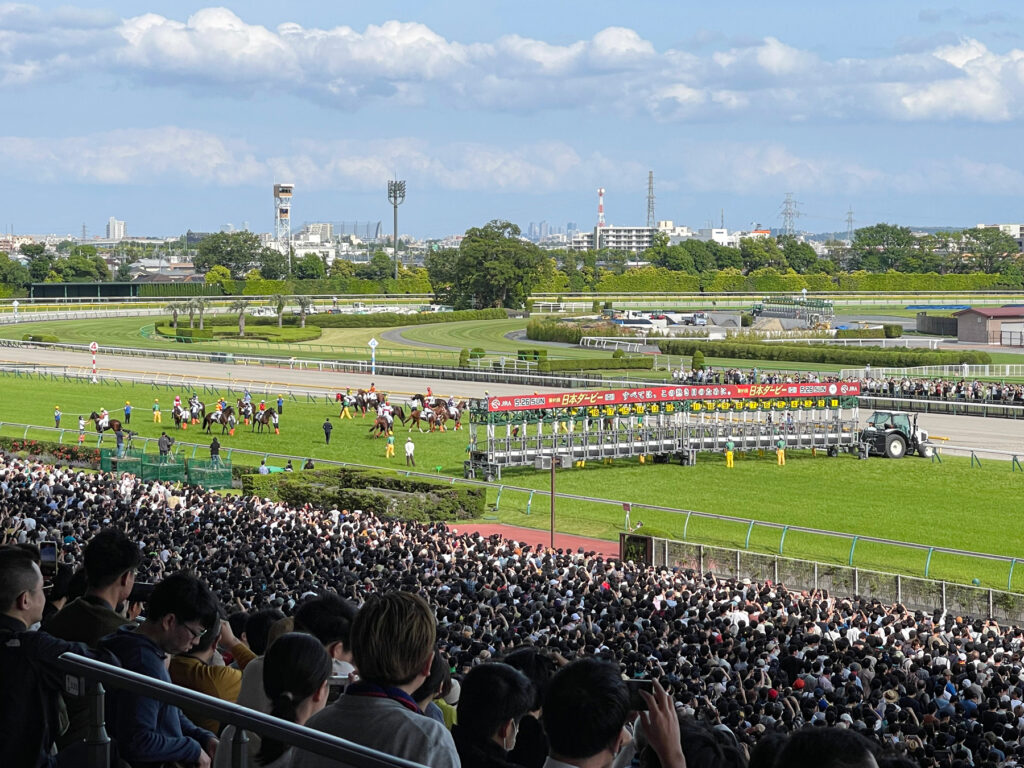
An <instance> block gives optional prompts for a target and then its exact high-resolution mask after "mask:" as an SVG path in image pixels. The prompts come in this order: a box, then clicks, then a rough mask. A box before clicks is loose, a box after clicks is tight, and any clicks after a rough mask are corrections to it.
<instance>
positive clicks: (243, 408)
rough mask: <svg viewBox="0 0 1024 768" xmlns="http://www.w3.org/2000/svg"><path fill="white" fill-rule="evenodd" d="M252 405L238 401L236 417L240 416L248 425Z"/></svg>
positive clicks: (250, 418)
mask: <svg viewBox="0 0 1024 768" xmlns="http://www.w3.org/2000/svg"><path fill="white" fill-rule="evenodd" d="M252 414H253V409H252V403H247V402H245V400H242V399H239V401H238V415H239V416H241V417H242V418H243V419H244V420H245V423H246V424H248V423H249V422H250V421H251V420H252Z"/></svg>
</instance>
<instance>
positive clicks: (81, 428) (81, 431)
mask: <svg viewBox="0 0 1024 768" xmlns="http://www.w3.org/2000/svg"><path fill="white" fill-rule="evenodd" d="M84 442H85V416H79V417H78V444H79V445H81V444H82V443H84Z"/></svg>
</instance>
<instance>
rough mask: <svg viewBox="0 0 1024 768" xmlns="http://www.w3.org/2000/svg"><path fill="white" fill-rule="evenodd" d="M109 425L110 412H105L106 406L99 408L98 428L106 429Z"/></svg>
mask: <svg viewBox="0 0 1024 768" xmlns="http://www.w3.org/2000/svg"><path fill="white" fill-rule="evenodd" d="M109 426H110V414H109V413H107V409H106V408H100V429H106V428H107V427H109Z"/></svg>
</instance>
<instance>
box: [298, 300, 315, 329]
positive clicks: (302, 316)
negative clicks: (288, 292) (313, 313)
mask: <svg viewBox="0 0 1024 768" xmlns="http://www.w3.org/2000/svg"><path fill="white" fill-rule="evenodd" d="M295 302H296V303H297V304H298V305H299V328H305V327H306V312H307V311H309V308H310V307H311V306H313V300H312V299H311V298H309V296H296V297H295Z"/></svg>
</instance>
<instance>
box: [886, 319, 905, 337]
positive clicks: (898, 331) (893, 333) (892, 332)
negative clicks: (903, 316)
mask: <svg viewBox="0 0 1024 768" xmlns="http://www.w3.org/2000/svg"><path fill="white" fill-rule="evenodd" d="M882 330H883V331H885V338H887V339H898V338H900V337H902V336H903V326H902V325H900V324H899V323H886V324H885V325H883V326H882Z"/></svg>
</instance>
